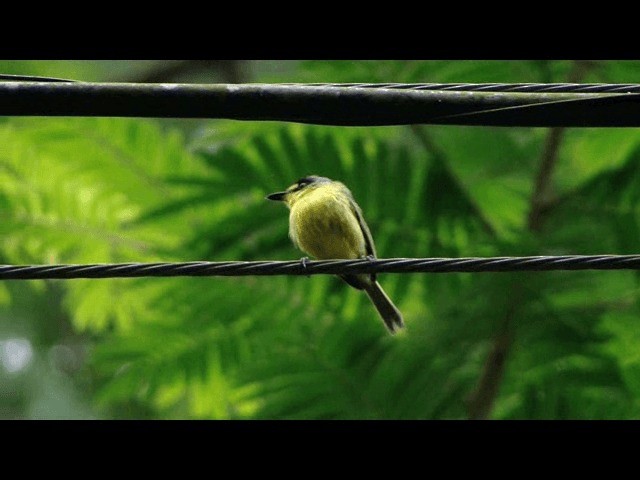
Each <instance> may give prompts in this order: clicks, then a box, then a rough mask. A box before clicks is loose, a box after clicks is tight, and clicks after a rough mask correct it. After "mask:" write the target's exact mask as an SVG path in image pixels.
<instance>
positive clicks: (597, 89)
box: [283, 83, 640, 93]
mask: <svg viewBox="0 0 640 480" xmlns="http://www.w3.org/2000/svg"><path fill="white" fill-rule="evenodd" d="M283 85H291V86H305V85H306V86H314V87H332V88H372V89H380V88H384V89H393V90H446V91H450V92H511V93H530V92H539V93H542V92H555V93H640V84H637V83H304V84H303V83H286V84H283Z"/></svg>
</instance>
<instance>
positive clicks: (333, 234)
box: [267, 175, 404, 333]
mask: <svg viewBox="0 0 640 480" xmlns="http://www.w3.org/2000/svg"><path fill="white" fill-rule="evenodd" d="M267 199H268V200H276V201H281V202H284V203H285V205H286V206H287V207H289V210H290V213H289V237H291V240H293V243H294V245H295V246H296V247H298V248H299V249H300V250H302V251H303V252H305V253H306V254H308V255H311V256H313V257H315V258H317V259H319V260H328V259H342V258H345V259H355V258H375V257H376V248H375V246H374V244H373V238H371V232H370V231H369V227H368V226H367V224H366V223H365V221H364V218H363V216H362V210H361V209H360V207H359V206H358V204H357V203H356V201H355V200H354V199H353V195H352V194H351V191H350V190H349V189H348V188H347V187H346V186H345V185H344V184H342V183H340V182H336V181H333V180H331V179H329V178H326V177H318V176H315V175H312V176H309V177H305V178H301V179H300V180H298V181H297V182H296V183H294V184H293V185H291V186H290V187H289V188H287V189H286V190H285V191H284V192H277V193H272V194H271V195H268V196H267ZM340 278H342V279H343V280H344V281H345V282H347V283H348V284H349V285H351V286H352V287H354V288H357V289H358V290H364V291H365V292H366V293H367V295H368V296H369V298H370V299H371V301H372V302H373V305H374V306H375V307H376V309H377V310H378V312H379V313H380V316H381V317H382V320H383V321H384V324H385V325H386V327H387V329H389V332H391V333H395V332H396V330H398V329H400V328H402V327H403V326H404V323H403V321H402V314H401V313H400V311H399V310H398V309H397V308H396V306H395V305H394V304H393V303H392V302H391V300H390V299H389V297H388V296H387V294H386V293H384V290H382V287H381V286H380V284H379V283H378V282H377V281H376V276H375V274H373V275H372V274H361V275H340Z"/></svg>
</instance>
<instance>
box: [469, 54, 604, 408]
mask: <svg viewBox="0 0 640 480" xmlns="http://www.w3.org/2000/svg"><path fill="white" fill-rule="evenodd" d="M596 66H597V64H596V63H595V62H589V61H576V62H574V64H573V68H572V69H571V72H570V73H569V75H568V78H567V81H568V82H569V83H579V82H581V81H582V80H583V79H584V77H585V76H586V74H587V73H588V72H589V70H591V69H592V68H595V67H596ZM564 130H565V129H564V128H563V127H554V128H551V129H549V131H548V133H547V136H546V138H545V141H544V148H543V150H542V154H541V157H540V169H539V170H538V174H537V176H536V180H535V186H534V189H533V194H532V195H531V200H530V208H529V214H528V218H527V228H528V230H529V231H530V232H531V233H533V234H540V231H541V230H542V225H543V221H544V218H543V215H544V213H546V212H547V211H548V210H549V205H550V201H549V198H548V197H549V190H550V183H551V179H552V176H553V172H554V170H555V166H556V164H557V161H558V154H559V151H560V146H561V144H562V140H563V137H564ZM522 290H523V285H522V284H521V283H517V284H515V285H514V288H513V292H512V295H511V296H510V298H511V300H510V302H511V304H510V307H509V311H508V313H507V315H506V316H505V318H504V321H503V323H502V327H501V331H500V332H499V333H498V335H497V336H496V337H495V339H494V341H493V347H492V348H491V350H490V351H489V354H488V355H487V359H486V361H485V364H484V368H483V371H482V374H481V375H480V379H479V380H478V385H477V387H476V388H475V390H474V391H473V392H472V393H471V395H470V396H469V398H468V401H467V412H468V415H469V418H471V419H484V418H489V416H490V415H491V411H492V410H493V406H494V404H495V400H496V398H497V397H498V393H499V392H500V386H501V384H502V379H503V378H504V370H505V367H506V362H507V358H508V355H509V353H510V350H511V345H512V344H513V339H514V337H515V332H513V331H512V330H513V329H512V323H513V318H514V317H515V315H516V309H517V307H518V306H519V302H518V299H519V298H520V296H521V295H520V294H521V293H522Z"/></svg>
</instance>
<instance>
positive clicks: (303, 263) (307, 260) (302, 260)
mask: <svg viewBox="0 0 640 480" xmlns="http://www.w3.org/2000/svg"><path fill="white" fill-rule="evenodd" d="M307 262H309V257H302V258H301V259H300V265H302V268H304V269H305V270H306V269H307ZM310 276H311V275H307V277H310Z"/></svg>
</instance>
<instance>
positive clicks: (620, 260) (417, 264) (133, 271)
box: [0, 255, 640, 280]
mask: <svg viewBox="0 0 640 480" xmlns="http://www.w3.org/2000/svg"><path fill="white" fill-rule="evenodd" d="M551 270H640V255H563V256H547V257H489V258H475V257H469V258H386V259H376V260H321V261H307V262H306V264H305V265H303V264H302V262H301V261H298V260H293V261H258V262H181V263H111V264H87V265H0V280H30V279H72V278H131V277H201V276H202V277H208V276H247V275H259V276H273V275H305V276H306V275H338V274H360V273H455V272H542V271H551Z"/></svg>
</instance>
